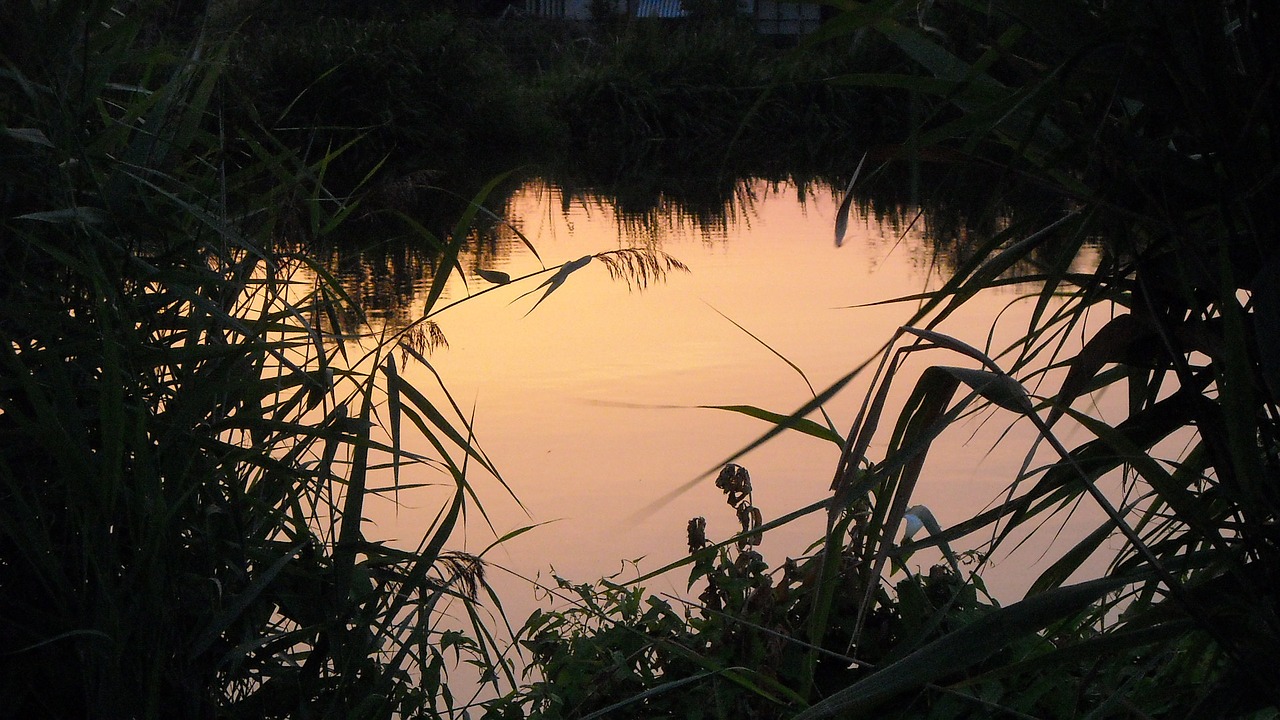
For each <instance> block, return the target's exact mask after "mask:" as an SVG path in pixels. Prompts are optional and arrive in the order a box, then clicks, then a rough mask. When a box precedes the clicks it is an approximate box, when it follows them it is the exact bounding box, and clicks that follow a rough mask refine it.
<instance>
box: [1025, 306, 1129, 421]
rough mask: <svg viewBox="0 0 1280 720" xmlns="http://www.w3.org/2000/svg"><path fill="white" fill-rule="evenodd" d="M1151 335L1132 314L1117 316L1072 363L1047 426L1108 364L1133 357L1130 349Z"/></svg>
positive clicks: (1103, 327) (1099, 331) (1058, 416)
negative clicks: (1129, 355) (1128, 356)
mask: <svg viewBox="0 0 1280 720" xmlns="http://www.w3.org/2000/svg"><path fill="white" fill-rule="evenodd" d="M1149 337H1150V332H1149V331H1148V330H1147V328H1145V327H1143V325H1142V323H1140V322H1139V321H1138V320H1137V318H1135V317H1134V316H1133V315H1130V314H1128V313H1126V314H1123V315H1117V316H1116V317H1114V318H1112V319H1111V321H1110V322H1108V323H1107V324H1106V325H1103V326H1102V327H1101V328H1099V329H1098V332H1096V333H1094V335H1093V337H1092V338H1089V342H1087V343H1085V345H1084V347H1082V348H1080V352H1079V353H1077V354H1076V356H1075V357H1074V358H1072V360H1071V369H1070V370H1068V371H1067V377H1066V379H1064V380H1063V381H1062V387H1061V388H1059V390H1058V394H1057V396H1056V397H1054V399H1053V408H1052V409H1051V410H1050V411H1049V416H1048V418H1047V419H1046V420H1045V425H1048V426H1049V427H1053V424H1054V423H1056V422H1057V421H1058V420H1059V419H1060V418H1061V417H1062V414H1063V413H1064V412H1065V411H1066V410H1067V408H1069V407H1070V406H1071V403H1072V402H1074V401H1075V399H1076V398H1078V397H1080V395H1081V394H1082V393H1084V391H1085V389H1086V388H1087V387H1088V386H1089V381H1090V380H1092V379H1093V378H1094V376H1096V375H1097V374H1098V371H1099V370H1101V369H1102V367H1103V366H1104V365H1106V364H1107V363H1113V362H1121V361H1123V360H1124V358H1125V357H1126V356H1127V355H1128V354H1129V352H1128V351H1129V348H1130V347H1131V346H1132V345H1133V344H1134V343H1136V342H1138V341H1139V340H1146V339H1149Z"/></svg>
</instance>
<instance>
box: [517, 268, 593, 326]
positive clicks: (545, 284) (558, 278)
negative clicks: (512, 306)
mask: <svg viewBox="0 0 1280 720" xmlns="http://www.w3.org/2000/svg"><path fill="white" fill-rule="evenodd" d="M593 259H594V256H592V255H584V256H582V257H580V258H578V259H577V260H572V261H570V262H567V263H565V264H563V265H561V266H560V267H559V268H558V269H557V270H556V271H555V273H553V274H552V275H551V277H549V278H547V279H546V280H544V281H542V284H541V285H539V286H538V287H536V288H534V289H532V290H530V291H529V292H526V293H524V294H523V295H521V296H520V297H518V298H516V300H520V299H521V298H523V297H526V296H528V295H532V294H533V293H536V292H538V291H539V290H542V288H546V291H545V292H543V293H542V297H539V298H538V301H537V302H535V303H534V304H533V307H531V308H529V309H528V310H527V311H526V312H525V315H528V314H529V313H531V312H533V311H534V310H535V309H537V307H538V306H539V305H541V304H542V301H543V300H546V299H547V297H549V296H550V295H551V293H553V292H555V291H556V290H558V289H560V286H561V285H563V284H564V281H565V280H566V279H567V278H568V277H569V275H571V274H572V273H574V272H577V271H578V270H581V269H582V268H584V267H586V266H587V265H588V264H590V262H591V261H592V260H593Z"/></svg>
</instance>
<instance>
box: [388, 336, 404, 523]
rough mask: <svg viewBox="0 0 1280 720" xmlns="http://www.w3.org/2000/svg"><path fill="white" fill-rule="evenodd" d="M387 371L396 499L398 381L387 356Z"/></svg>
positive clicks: (389, 357)
mask: <svg viewBox="0 0 1280 720" xmlns="http://www.w3.org/2000/svg"><path fill="white" fill-rule="evenodd" d="M385 371H386V373H387V415H388V416H389V421H390V423H391V477H392V483H393V484H394V485H395V488H396V499H397V500H399V497H400V383H399V382H397V381H398V380H399V375H398V374H397V373H396V358H395V356H394V355H388V356H387V364H386V367H385Z"/></svg>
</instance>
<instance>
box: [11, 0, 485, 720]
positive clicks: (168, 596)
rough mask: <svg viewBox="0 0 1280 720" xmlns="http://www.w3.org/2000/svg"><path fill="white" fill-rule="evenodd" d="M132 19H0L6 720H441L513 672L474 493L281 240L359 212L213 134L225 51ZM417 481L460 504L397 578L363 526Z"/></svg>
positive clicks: (330, 296) (132, 12)
mask: <svg viewBox="0 0 1280 720" xmlns="http://www.w3.org/2000/svg"><path fill="white" fill-rule="evenodd" d="M143 9H144V8H143V7H141V6H140V5H135V4H131V3H123V4H111V3H106V2H100V3H98V2H94V3H79V2H52V3H39V4H26V3H14V4H7V5H5V7H4V10H3V15H4V17H3V20H4V26H5V36H6V41H5V42H6V45H5V47H4V48H3V50H0V52H2V53H3V56H2V57H0V60H2V61H3V64H2V65H0V111H2V112H3V123H2V126H0V148H2V151H0V156H2V157H3V162H4V172H3V174H2V176H0V236H2V237H3V241H2V243H0V696H2V697H3V698H4V700H3V703H2V707H3V710H2V711H0V714H2V715H4V716H6V717H121V718H123V717H136V718H143V717H174V716H177V717H193V718H199V717H208V718H212V717H251V718H262V717H332V718H344V719H345V718H390V717H418V716H424V715H427V716H432V715H440V714H447V713H450V712H452V711H453V709H454V708H456V707H458V706H460V705H461V704H462V700H461V699H459V698H455V697H453V696H452V695H451V693H450V687H449V685H448V683H447V678H448V673H449V669H450V668H452V667H454V666H455V664H456V663H457V662H458V661H459V659H465V660H468V661H470V662H473V663H475V664H477V665H479V666H480V667H481V668H482V670H483V675H484V677H483V678H482V679H483V680H485V681H486V682H496V681H497V680H498V679H499V678H500V676H501V674H502V672H503V665H502V663H501V661H500V659H499V658H498V657H497V656H495V655H493V654H492V652H491V648H492V647H493V638H492V637H491V636H490V635H489V634H488V632H489V631H488V630H487V627H488V625H489V623H490V620H489V618H487V616H485V615H483V614H482V610H481V608H480V605H479V603H478V602H477V600H478V599H479V598H480V597H481V596H482V595H483V594H484V593H485V592H487V586H486V585H485V582H484V574H483V569H484V566H483V563H482V561H481V560H480V559H479V558H477V557H474V556H472V555H467V554H463V553H457V552H451V551H448V550H446V549H445V542H446V541H447V540H448V539H449V537H450V534H451V532H452V530H453V528H454V526H455V524H456V522H457V520H458V518H459V516H460V513H461V510H462V507H463V502H464V499H465V498H466V497H468V496H469V495H470V494H471V491H470V489H469V488H468V483H469V480H468V477H469V475H468V473H469V472H470V470H471V469H472V468H480V469H483V470H485V471H487V472H490V473H493V468H492V467H491V465H490V464H489V462H488V460H487V459H486V458H485V456H484V454H483V452H482V451H481V450H480V449H479V447H478V445H477V444H476V443H475V442H474V439H473V437H472V435H471V433H470V430H469V427H468V424H467V420H466V418H464V417H462V416H460V415H458V414H456V413H454V412H453V411H452V409H450V408H445V409H443V410H441V409H437V408H436V407H434V406H432V405H431V404H430V403H428V402H426V401H425V399H424V398H423V396H422V395H421V394H418V393H416V392H413V391H412V388H410V387H409V386H408V385H407V384H406V383H405V382H404V381H403V379H402V378H400V377H399V376H398V375H397V374H396V368H395V362H394V359H393V357H392V354H393V351H394V350H395V349H396V348H395V346H394V344H393V343H388V342H376V341H369V342H365V343H362V344H351V343H348V342H344V339H343V338H344V333H347V332H349V331H353V330H356V329H357V328H353V327H344V326H343V325H342V323H341V322H340V321H339V320H338V319H339V318H341V317H346V315H344V311H345V310H347V309H348V299H347V298H346V297H345V296H344V294H343V292H342V291H341V289H340V286H339V285H338V284H337V283H336V282H335V281H334V280H333V279H332V278H331V277H329V276H328V275H327V273H325V272H324V270H323V269H322V268H321V267H319V266H318V265H316V264H314V263H312V262H310V261H309V260H308V258H307V257H306V255H305V254H303V253H300V252H296V251H295V250H294V247H295V246H294V245H293V244H282V243H280V242H278V241H277V238H278V237H279V236H280V232H279V231H280V227H281V225H282V224H283V222H282V221H283V212H284V210H283V209H284V208H297V207H300V208H303V209H304V210H306V211H307V215H309V217H310V218H311V220H310V226H309V229H308V233H309V234H313V235H314V234H318V233H323V232H325V231H326V230H328V229H330V228H332V227H333V226H334V225H336V224H337V223H338V222H340V221H341V219H342V217H343V216H345V214H346V213H347V212H348V211H349V209H350V205H349V204H345V203H342V202H339V201H338V200H337V199H335V198H332V197H331V196H327V195H326V194H324V192H323V190H322V189H321V188H320V186H319V183H318V181H317V180H316V178H317V177H318V175H319V174H321V171H322V168H320V167H317V166H307V165H304V164H302V163H300V162H299V161H298V160H297V154H296V153H295V152H293V151H290V150H287V149H283V148H281V147H279V146H277V145H274V144H273V143H272V141H271V140H270V138H269V137H267V136H265V135H262V134H256V131H255V130H254V128H252V127H243V128H241V127H227V126H224V125H222V124H220V123H219V122H218V121H217V120H218V118H217V108H218V104H217V94H218V87H219V86H218V69H219V67H220V65H221V62H222V59H223V58H222V56H221V54H220V51H219V48H218V47H217V46H212V45H207V44H204V43H201V42H197V43H196V44H195V45H194V46H193V47H192V48H191V49H190V50H189V51H187V52H186V53H185V54H181V55H175V54H174V53H173V52H172V49H165V50H145V49H141V48H142V47H143V43H140V42H139V34H140V32H142V28H143V23H142V19H143V18H144V17H145V16H144V14H143V12H142V10H143ZM10 40H12V41H13V43H12V44H10ZM233 159H234V162H232V160H233ZM402 419H408V420H410V421H411V424H412V428H413V429H416V431H417V432H420V433H421V434H422V435H423V436H425V438H426V439H427V440H428V441H429V442H430V443H432V444H433V446H434V447H435V449H436V450H437V451H438V452H437V453H436V454H435V455H433V456H432V457H422V456H418V455H415V454H412V453H410V452H408V451H407V450H405V449H404V448H403V447H402V444H401V442H400V432H399V426H400V423H401V422H402ZM388 438H390V441H388ZM410 466H416V467H417V468H420V469H424V470H425V471H426V472H428V473H429V474H430V475H432V476H434V477H436V478H439V479H440V482H443V483H445V484H447V485H448V486H450V487H452V488H453V492H452V498H451V500H450V501H449V502H448V503H447V505H446V506H445V507H444V508H443V509H442V511H441V512H440V514H439V515H438V517H437V518H436V519H435V521H434V523H433V524H432V525H431V526H430V527H427V528H424V535H423V540H422V542H421V544H420V545H419V546H418V547H417V548H416V549H410V550H404V549H397V548H393V547H390V546H388V545H386V544H383V543H381V542H377V541H375V540H372V539H369V538H367V537H366V535H365V525H366V523H365V520H364V518H365V507H364V506H365V503H366V501H367V500H368V498H369V497H371V496H373V495H376V494H386V493H391V492H393V491H395V490H397V489H398V488H399V487H400V486H401V482H400V477H401V473H402V470H403V469H404V468H407V467H410ZM446 611H448V614H446ZM497 611H498V612H500V607H498V610H497Z"/></svg>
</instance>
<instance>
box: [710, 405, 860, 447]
mask: <svg viewBox="0 0 1280 720" xmlns="http://www.w3.org/2000/svg"><path fill="white" fill-rule="evenodd" d="M698 407H700V408H703V409H705V410H727V411H729V412H735V413H741V414H743V415H747V416H749V417H753V418H756V419H757V420H764V421H765V422H767V423H772V424H773V425H775V426H777V427H778V428H779V429H782V430H796V431H799V432H802V433H804V434H805V435H812V436H813V437H816V438H818V439H819V440H826V441H827V442H832V443H835V444H836V445H837V446H839V445H843V444H844V438H842V437H840V436H839V435H838V434H836V433H834V432H832V431H831V428H828V427H827V426H825V425H821V424H819V423H816V422H814V421H812V420H810V419H808V418H803V417H797V416H795V415H783V414H782V413H776V412H771V411H769V410H762V409H761V408H758V407H755V406H753V405H699V406H698Z"/></svg>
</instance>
